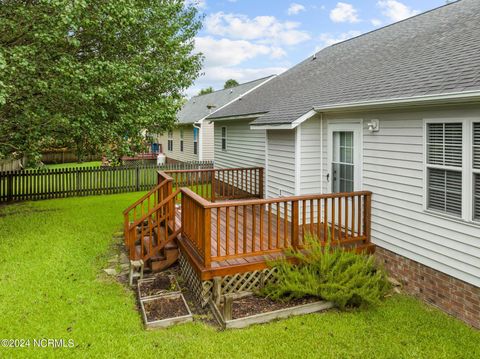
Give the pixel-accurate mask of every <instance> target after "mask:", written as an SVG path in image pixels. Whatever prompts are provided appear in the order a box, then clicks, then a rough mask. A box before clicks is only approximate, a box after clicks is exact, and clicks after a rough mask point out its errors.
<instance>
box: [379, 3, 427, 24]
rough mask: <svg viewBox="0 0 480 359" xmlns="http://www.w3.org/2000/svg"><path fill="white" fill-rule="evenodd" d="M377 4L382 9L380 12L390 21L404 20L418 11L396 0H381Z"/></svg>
mask: <svg viewBox="0 0 480 359" xmlns="http://www.w3.org/2000/svg"><path fill="white" fill-rule="evenodd" d="M377 5H378V6H379V7H380V8H381V9H382V14H383V15H385V16H386V17H388V18H389V19H390V20H392V21H400V20H404V19H406V18H408V17H411V16H414V15H417V14H418V13H419V11H418V10H413V9H412V8H410V7H408V6H407V5H405V4H403V3H401V2H400V1H397V0H382V1H379V2H377Z"/></svg>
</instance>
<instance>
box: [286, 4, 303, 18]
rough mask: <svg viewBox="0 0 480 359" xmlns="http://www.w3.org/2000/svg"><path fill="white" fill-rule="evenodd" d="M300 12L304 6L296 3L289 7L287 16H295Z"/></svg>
mask: <svg viewBox="0 0 480 359" xmlns="http://www.w3.org/2000/svg"><path fill="white" fill-rule="evenodd" d="M302 11H305V6H303V5H302V4H297V3H295V2H294V3H291V4H290V7H289V8H288V10H287V14H288V15H297V14H299V13H301V12H302Z"/></svg>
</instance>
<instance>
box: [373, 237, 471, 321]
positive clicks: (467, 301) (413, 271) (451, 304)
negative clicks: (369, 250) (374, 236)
mask: <svg viewBox="0 0 480 359" xmlns="http://www.w3.org/2000/svg"><path fill="white" fill-rule="evenodd" d="M375 256H376V257H377V259H378V260H379V261H380V263H382V265H383V266H384V267H385V269H386V270H387V271H388V272H389V274H390V275H391V276H392V277H394V278H395V279H397V280H398V281H399V282H400V283H401V284H402V287H403V290H404V291H405V292H407V293H409V294H412V295H414V296H416V297H418V298H420V299H422V300H424V301H425V302H427V303H430V304H432V305H434V306H436V307H438V308H440V309H441V310H443V311H444V312H446V313H448V314H451V315H453V316H454V317H457V318H458V319H460V320H463V321H464V322H466V323H467V324H470V325H472V326H474V327H476V328H480V288H479V287H475V286H474V285H472V284H468V283H465V282H463V281H461V280H459V279H456V278H453V277H451V276H449V275H447V274H445V273H442V272H439V271H437V270H435V269H432V268H430V267H427V266H425V265H423V264H420V263H418V262H415V261H413V260H411V259H408V258H406V257H403V256H400V255H398V254H396V253H394V252H391V251H389V250H387V249H384V248H381V247H378V246H377V247H376V249H375Z"/></svg>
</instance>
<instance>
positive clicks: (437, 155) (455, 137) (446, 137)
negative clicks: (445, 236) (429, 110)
mask: <svg viewBox="0 0 480 359" xmlns="http://www.w3.org/2000/svg"><path fill="white" fill-rule="evenodd" d="M462 141H463V124H462V123H429V124H428V125H427V166H428V165H433V166H434V167H430V168H428V175H427V182H428V184H427V186H428V189H427V192H428V203H427V205H428V208H429V209H433V210H436V211H441V212H445V213H449V214H453V215H456V216H461V215H462V158H463V157H462V146H463V143H462ZM442 167H445V168H442ZM451 168H458V170H452V169H451Z"/></svg>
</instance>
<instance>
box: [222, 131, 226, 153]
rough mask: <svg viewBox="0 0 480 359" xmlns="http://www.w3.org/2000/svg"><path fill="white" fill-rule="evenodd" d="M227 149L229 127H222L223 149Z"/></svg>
mask: <svg viewBox="0 0 480 359" xmlns="http://www.w3.org/2000/svg"><path fill="white" fill-rule="evenodd" d="M226 150H227V128H226V127H222V151H226Z"/></svg>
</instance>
